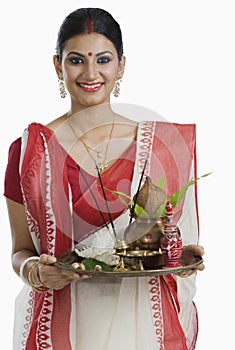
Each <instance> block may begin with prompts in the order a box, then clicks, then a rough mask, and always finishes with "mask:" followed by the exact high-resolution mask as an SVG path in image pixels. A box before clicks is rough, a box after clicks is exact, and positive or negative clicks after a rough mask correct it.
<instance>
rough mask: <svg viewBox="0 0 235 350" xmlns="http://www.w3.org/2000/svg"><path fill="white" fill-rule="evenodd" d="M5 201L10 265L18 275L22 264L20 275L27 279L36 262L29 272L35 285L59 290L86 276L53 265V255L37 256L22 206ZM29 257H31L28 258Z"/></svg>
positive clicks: (54, 259)
mask: <svg viewBox="0 0 235 350" xmlns="http://www.w3.org/2000/svg"><path fill="white" fill-rule="evenodd" d="M6 201H7V208H8V215H9V221H10V227H11V233H12V266H13V269H14V271H15V272H16V273H17V274H18V275H20V270H21V266H24V267H23V271H22V275H23V277H24V280H25V281H27V279H28V274H29V271H30V269H31V268H32V266H33V265H34V264H35V262H38V264H37V266H36V267H35V268H34V269H33V270H32V273H31V277H32V281H33V284H34V285H35V286H39V285H44V286H45V287H47V288H48V289H56V290H59V289H62V288H64V287H65V286H66V285H67V284H69V283H71V282H74V281H78V280H80V279H82V278H87V276H85V275H83V276H81V275H79V274H78V273H76V272H72V271H67V270H62V269H59V268H56V267H55V266H53V264H54V262H55V261H56V258H55V257H53V256H49V255H47V254H42V255H41V256H40V257H39V256H38V253H37V251H36V249H35V246H34V244H33V241H32V238H31V235H30V232H29V228H28V224H27V219H26V215H25V209H24V206H23V205H22V204H19V203H17V202H15V201H13V200H10V199H8V198H7V199H6ZM30 257H32V259H30V260H28V258H30ZM33 257H35V259H34V258H33ZM26 259H27V262H26V263H25V261H26ZM22 264H23V265H22Z"/></svg>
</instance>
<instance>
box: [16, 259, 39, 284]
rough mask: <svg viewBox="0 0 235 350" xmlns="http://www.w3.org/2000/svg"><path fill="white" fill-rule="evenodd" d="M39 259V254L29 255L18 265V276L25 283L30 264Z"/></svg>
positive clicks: (26, 282)
mask: <svg viewBox="0 0 235 350" xmlns="http://www.w3.org/2000/svg"><path fill="white" fill-rule="evenodd" d="M38 260H39V256H30V257H28V258H27V259H25V260H24V261H23V262H22V264H21V265H20V273H19V276H20V278H21V279H22V281H23V282H24V283H25V284H29V282H28V273H29V270H30V268H31V267H32V265H33V264H34V263H35V262H37V261H38Z"/></svg>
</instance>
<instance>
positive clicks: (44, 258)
mask: <svg viewBox="0 0 235 350" xmlns="http://www.w3.org/2000/svg"><path fill="white" fill-rule="evenodd" d="M39 262H40V263H42V264H48V265H50V264H54V263H55V262H56V257H55V256H51V255H48V254H42V255H41V256H40V258H39Z"/></svg>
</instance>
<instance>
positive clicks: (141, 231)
mask: <svg viewBox="0 0 235 350" xmlns="http://www.w3.org/2000/svg"><path fill="white" fill-rule="evenodd" d="M165 221H166V218H165V217H158V218H153V217H151V218H141V217H138V218H136V219H135V221H133V222H132V223H131V224H130V225H129V226H128V227H127V228H126V230H125V232H124V240H125V242H126V243H127V244H128V245H129V249H130V250H138V249H140V250H158V249H159V248H160V239H161V237H162V235H163V230H164V224H165Z"/></svg>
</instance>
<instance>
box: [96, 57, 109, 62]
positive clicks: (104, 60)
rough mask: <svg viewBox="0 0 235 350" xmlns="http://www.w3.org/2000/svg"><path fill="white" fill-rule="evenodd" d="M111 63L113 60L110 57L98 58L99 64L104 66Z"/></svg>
mask: <svg viewBox="0 0 235 350" xmlns="http://www.w3.org/2000/svg"><path fill="white" fill-rule="evenodd" d="M110 61H111V59H110V58H109V57H107V56H101V57H99V58H98V60H97V63H101V64H104V63H108V62H110Z"/></svg>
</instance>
